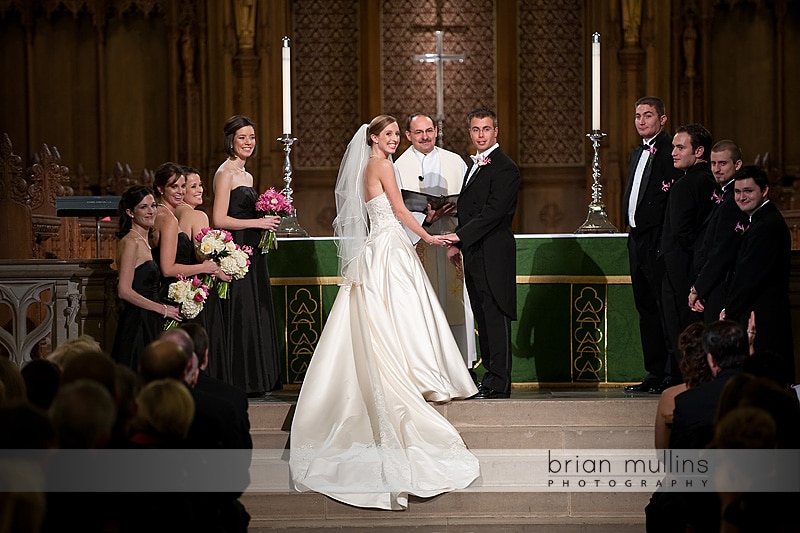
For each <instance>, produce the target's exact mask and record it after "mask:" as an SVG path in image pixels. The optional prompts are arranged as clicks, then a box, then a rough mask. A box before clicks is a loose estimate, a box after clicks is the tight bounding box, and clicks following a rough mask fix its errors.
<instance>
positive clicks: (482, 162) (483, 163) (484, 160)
mask: <svg viewBox="0 0 800 533" xmlns="http://www.w3.org/2000/svg"><path fill="white" fill-rule="evenodd" d="M491 162H492V160H491V159H490V158H488V157H481V158H479V159H478V161H476V162H475V164H476V165H478V166H479V167H485V166H486V165H488V164H489V163H491Z"/></svg>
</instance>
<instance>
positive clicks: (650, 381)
mask: <svg viewBox="0 0 800 533" xmlns="http://www.w3.org/2000/svg"><path fill="white" fill-rule="evenodd" d="M663 380H664V378H662V377H658V376H652V375H651V376H647V377H646V378H644V380H643V381H642V382H641V383H639V384H638V385H628V386H627V387H625V388H624V390H625V392H645V393H647V392H650V390H651V389H653V387H657V386H659V384H660V383H661V382H662V381H663Z"/></svg>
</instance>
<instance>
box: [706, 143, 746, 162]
mask: <svg viewBox="0 0 800 533" xmlns="http://www.w3.org/2000/svg"><path fill="white" fill-rule="evenodd" d="M726 150H727V151H728V152H730V153H731V159H732V160H733V162H734V163H736V162H737V161H739V160H740V159H741V158H742V149H741V148H739V145H738V144H736V143H735V142H733V141H732V140H730V139H723V140H721V141H719V142H717V143H714V146H712V147H711V151H712V152H724V151H726Z"/></svg>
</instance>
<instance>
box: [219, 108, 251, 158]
mask: <svg viewBox="0 0 800 533" xmlns="http://www.w3.org/2000/svg"><path fill="white" fill-rule="evenodd" d="M222 132H223V133H224V135H225V153H226V154H228V157H230V158H231V159H234V158H236V157H238V158H239V159H247V158H248V157H252V156H254V155H256V150H257V146H256V124H255V122H253V121H252V120H250V119H249V118H248V117H246V116H244V115H233V116H232V117H231V118H229V119H228V120H227V121H226V122H225V126H223V128H222Z"/></svg>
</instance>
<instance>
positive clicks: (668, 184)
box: [661, 179, 675, 192]
mask: <svg viewBox="0 0 800 533" xmlns="http://www.w3.org/2000/svg"><path fill="white" fill-rule="evenodd" d="M673 183H675V180H674V179H672V180H664V181H662V182H661V190H662V191H664V192H668V191H669V190H670V188H671V187H672V184H673Z"/></svg>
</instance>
